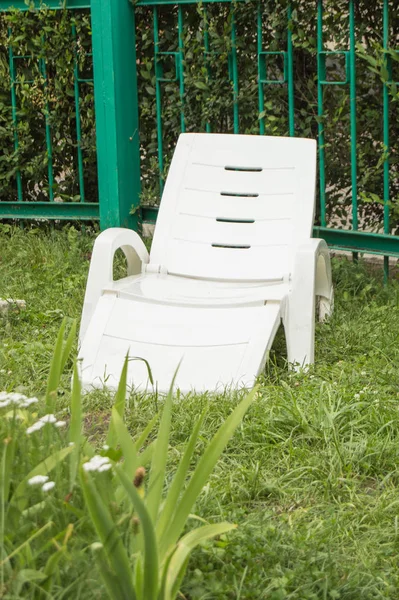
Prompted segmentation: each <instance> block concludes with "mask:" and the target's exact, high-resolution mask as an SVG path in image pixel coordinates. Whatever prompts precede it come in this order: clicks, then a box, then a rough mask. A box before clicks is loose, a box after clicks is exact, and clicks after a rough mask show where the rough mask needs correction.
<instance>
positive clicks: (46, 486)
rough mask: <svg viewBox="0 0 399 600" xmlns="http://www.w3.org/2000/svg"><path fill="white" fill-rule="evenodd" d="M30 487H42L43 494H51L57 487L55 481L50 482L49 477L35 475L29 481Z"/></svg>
mask: <svg viewBox="0 0 399 600" xmlns="http://www.w3.org/2000/svg"><path fill="white" fill-rule="evenodd" d="M28 484H29V485H41V486H42V491H43V492H49V491H50V490H52V489H53V487H54V486H55V481H49V478H48V477H47V475H35V476H34V477H31V478H30V479H28Z"/></svg>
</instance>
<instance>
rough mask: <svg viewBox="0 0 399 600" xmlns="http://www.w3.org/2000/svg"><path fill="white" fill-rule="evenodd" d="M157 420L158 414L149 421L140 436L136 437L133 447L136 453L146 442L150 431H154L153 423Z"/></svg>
mask: <svg viewBox="0 0 399 600" xmlns="http://www.w3.org/2000/svg"><path fill="white" fill-rule="evenodd" d="M158 419H159V414H158V413H157V414H156V415H155V416H154V417H153V418H152V419H151V420H150V421H149V423H148V424H147V425H146V426H145V428H144V429H143V431H142V432H141V433H140V435H139V436H138V438H137V440H135V441H134V445H135V447H136V450H137V452H139V451H140V448H141V447H142V446H143V444H144V443H145V442H146V441H147V438H148V436H149V435H150V433H151V431H152V430H153V429H154V426H155V423H156V422H157V421H158Z"/></svg>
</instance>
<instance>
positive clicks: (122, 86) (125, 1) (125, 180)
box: [91, 0, 140, 229]
mask: <svg viewBox="0 0 399 600" xmlns="http://www.w3.org/2000/svg"><path fill="white" fill-rule="evenodd" d="M91 21H92V35H93V70H94V101H95V111H96V136H97V160H98V188H99V202H100V226H101V229H105V228H107V227H118V226H124V227H131V228H134V229H137V227H138V214H137V211H136V212H134V209H135V208H138V206H139V203H140V143H139V130H138V99H137V74H136V50H135V22H134V9H133V7H132V4H131V3H130V2H129V0H112V1H110V0H92V3H91ZM132 209H133V212H134V214H130V213H131V212H132Z"/></svg>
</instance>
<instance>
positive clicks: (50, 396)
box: [46, 318, 66, 413]
mask: <svg viewBox="0 0 399 600" xmlns="http://www.w3.org/2000/svg"><path fill="white" fill-rule="evenodd" d="M65 325H66V319H65V318H64V319H63V320H62V323H61V327H60V329H59V331H58V336H57V341H56V343H55V346H54V352H53V358H52V360H51V364H50V373H49V376H48V381H47V390H46V410H47V412H50V413H52V412H54V407H55V393H56V391H57V388H58V385H59V382H60V377H61V362H62V358H63V342H64V333H65Z"/></svg>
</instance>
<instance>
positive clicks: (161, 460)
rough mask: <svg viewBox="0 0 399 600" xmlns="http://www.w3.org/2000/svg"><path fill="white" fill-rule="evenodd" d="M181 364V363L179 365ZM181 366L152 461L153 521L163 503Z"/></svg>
mask: <svg viewBox="0 0 399 600" xmlns="http://www.w3.org/2000/svg"><path fill="white" fill-rule="evenodd" d="M179 366H180V365H179ZM178 370H179V367H177V369H176V371H175V374H174V376H173V379H172V383H171V385H170V388H169V392H168V395H167V397H166V400H165V405H164V407H163V411H162V417H161V422H160V424H159V430H158V436H157V440H156V442H155V449H154V455H153V457H152V462H151V471H150V481H149V484H148V493H147V508H148V512H149V513H150V515H151V519H152V521H153V523H155V521H156V518H157V516H158V510H159V505H160V503H161V497H162V489H163V484H164V479H165V469H166V461H167V457H168V445H169V435H170V423H171V419H172V398H173V386H174V383H175V379H176V376H177V372H178Z"/></svg>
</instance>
